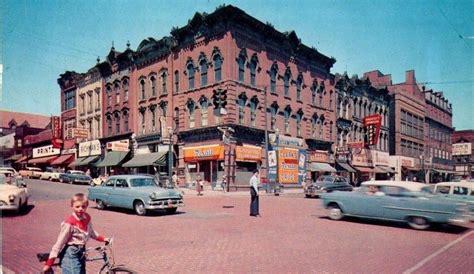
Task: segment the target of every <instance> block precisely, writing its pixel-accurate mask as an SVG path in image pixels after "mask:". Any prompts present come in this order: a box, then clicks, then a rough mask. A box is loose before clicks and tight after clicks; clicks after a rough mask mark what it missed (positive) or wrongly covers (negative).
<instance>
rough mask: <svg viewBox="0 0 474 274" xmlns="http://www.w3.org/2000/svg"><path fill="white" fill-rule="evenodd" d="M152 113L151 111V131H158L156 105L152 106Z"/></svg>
mask: <svg viewBox="0 0 474 274" xmlns="http://www.w3.org/2000/svg"><path fill="white" fill-rule="evenodd" d="M150 113H151V131H152V132H154V131H156V105H151V106H150Z"/></svg>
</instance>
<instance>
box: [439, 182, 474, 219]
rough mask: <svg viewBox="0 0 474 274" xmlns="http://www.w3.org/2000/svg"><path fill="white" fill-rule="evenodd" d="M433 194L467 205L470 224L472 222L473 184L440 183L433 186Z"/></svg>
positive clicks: (473, 207) (473, 217) (473, 204)
mask: <svg viewBox="0 0 474 274" xmlns="http://www.w3.org/2000/svg"><path fill="white" fill-rule="evenodd" d="M433 193H435V194H438V195H442V196H444V197H446V198H451V199H456V200H459V201H463V202H466V203H468V207H469V212H470V213H471V222H474V183H472V182H467V181H461V182H441V183H437V184H435V185H434V187H433Z"/></svg>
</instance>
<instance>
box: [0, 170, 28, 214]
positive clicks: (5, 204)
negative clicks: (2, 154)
mask: <svg viewBox="0 0 474 274" xmlns="http://www.w3.org/2000/svg"><path fill="white" fill-rule="evenodd" d="M28 198H29V195H28V189H27V187H26V183H25V182H24V181H23V179H22V178H19V177H18V176H15V174H14V173H13V172H10V171H5V170H2V171H0V210H2V211H3V210H9V211H14V212H19V211H21V210H24V209H25V208H26V207H27V206H28Z"/></svg>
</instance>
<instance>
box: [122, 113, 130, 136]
mask: <svg viewBox="0 0 474 274" xmlns="http://www.w3.org/2000/svg"><path fill="white" fill-rule="evenodd" d="M128 116H129V115H128V111H124V112H123V130H124V131H125V132H128V131H129V130H130V127H129V124H128Z"/></svg>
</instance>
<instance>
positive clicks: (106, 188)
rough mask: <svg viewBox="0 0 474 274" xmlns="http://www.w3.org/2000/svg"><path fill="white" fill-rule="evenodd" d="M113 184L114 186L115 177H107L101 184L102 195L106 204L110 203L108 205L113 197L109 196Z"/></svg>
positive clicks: (112, 189) (111, 203)
mask: <svg viewBox="0 0 474 274" xmlns="http://www.w3.org/2000/svg"><path fill="white" fill-rule="evenodd" d="M114 186H115V178H110V179H108V180H107V181H106V182H105V183H104V184H103V185H102V197H103V201H104V202H105V204H106V205H110V206H112V205H113V199H112V198H111V195H112V193H113V191H114Z"/></svg>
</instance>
